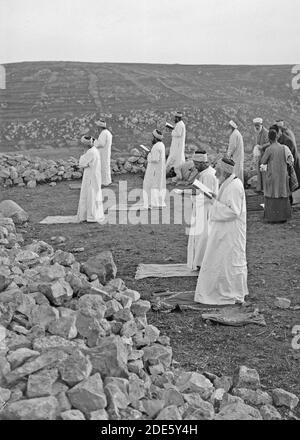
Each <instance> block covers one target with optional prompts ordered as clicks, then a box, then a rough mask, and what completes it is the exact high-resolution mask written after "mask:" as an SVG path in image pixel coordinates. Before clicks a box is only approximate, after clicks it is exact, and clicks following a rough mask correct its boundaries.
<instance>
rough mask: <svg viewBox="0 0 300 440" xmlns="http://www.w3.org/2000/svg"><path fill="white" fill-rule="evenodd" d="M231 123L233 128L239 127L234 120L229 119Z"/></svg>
mask: <svg viewBox="0 0 300 440" xmlns="http://www.w3.org/2000/svg"><path fill="white" fill-rule="evenodd" d="M229 125H231V127H232V128H237V127H238V126H237V125H236V123H235V122H234V121H229Z"/></svg>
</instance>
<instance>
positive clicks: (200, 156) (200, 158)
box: [192, 153, 208, 162]
mask: <svg viewBox="0 0 300 440" xmlns="http://www.w3.org/2000/svg"><path fill="white" fill-rule="evenodd" d="M192 160H193V161H194V162H207V161H208V157H207V154H206V153H195V154H194V155H193V157H192Z"/></svg>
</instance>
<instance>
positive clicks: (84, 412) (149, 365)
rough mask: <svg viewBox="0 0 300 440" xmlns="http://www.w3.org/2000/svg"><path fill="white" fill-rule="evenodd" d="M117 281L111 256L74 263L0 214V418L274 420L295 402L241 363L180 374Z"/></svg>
mask: <svg viewBox="0 0 300 440" xmlns="http://www.w3.org/2000/svg"><path fill="white" fill-rule="evenodd" d="M116 275H117V268H116V265H115V263H114V261H113V257H112V254H111V253H110V252H102V253H100V254H98V255H96V256H94V257H92V258H90V259H88V260H87V261H86V262H84V263H81V264H80V263H79V262H77V261H76V259H75V256H74V255H73V254H72V253H68V252H65V251H62V250H54V248H53V247H52V246H50V245H49V244H47V243H45V242H43V241H34V242H32V243H31V244H27V245H24V244H23V242H22V237H21V236H20V235H19V234H18V233H17V232H16V228H15V225H14V223H13V221H12V220H11V219H10V218H5V217H0V420H7V419H10V420H54V419H63V420H86V419H87V420H117V419H120V420H139V419H142V420H153V419H155V420H213V419H217V420H228V419H234V420H240V419H242V420H248V419H254V420H261V419H267V420H274V419H275V420H277V419H281V418H282V416H281V414H280V413H279V411H278V409H276V407H282V408H286V409H288V410H290V411H292V410H293V409H294V408H295V407H296V406H297V404H298V398H297V397H296V396H295V395H293V394H291V393H289V392H286V391H284V390H282V389H274V390H271V391H270V392H266V391H265V390H263V389H262V387H261V384H260V378H259V375H258V373H257V371H256V370H253V369H249V368H247V367H245V366H243V367H240V368H238V370H237V371H236V372H235V374H234V376H233V377H227V376H222V377H218V376H215V375H213V374H210V373H207V372H203V374H200V373H199V372H190V371H182V370H181V369H180V368H178V366H179V364H178V363H176V362H175V361H174V360H173V359H172V349H171V347H170V340H169V338H168V337H167V336H164V335H161V334H160V331H159V330H158V329H157V328H156V327H154V326H153V325H149V324H148V322H147V317H146V314H147V312H148V311H149V309H150V303H149V302H148V301H145V300H143V299H141V297H140V294H139V293H138V292H136V291H134V290H131V289H128V288H127V287H126V286H125V284H124V282H123V281H122V280H121V279H118V278H116Z"/></svg>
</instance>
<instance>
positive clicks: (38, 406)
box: [0, 396, 58, 420]
mask: <svg viewBox="0 0 300 440" xmlns="http://www.w3.org/2000/svg"><path fill="white" fill-rule="evenodd" d="M57 410H58V402H57V400H56V398H55V397H53V396H51V397H39V398H35V399H28V400H20V401H18V402H13V403H8V405H6V406H5V408H4V410H3V411H2V412H0V419H2V420H55V419H56V416H57Z"/></svg>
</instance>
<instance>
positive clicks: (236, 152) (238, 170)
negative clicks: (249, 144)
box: [227, 129, 244, 185]
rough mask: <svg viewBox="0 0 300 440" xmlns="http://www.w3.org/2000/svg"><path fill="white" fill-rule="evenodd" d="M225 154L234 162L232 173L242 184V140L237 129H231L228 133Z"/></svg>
mask: <svg viewBox="0 0 300 440" xmlns="http://www.w3.org/2000/svg"><path fill="white" fill-rule="evenodd" d="M227 154H228V156H229V157H230V159H232V160H233V161H234V162H235V166H234V170H233V172H234V174H235V175H236V176H237V177H238V178H239V179H240V180H241V181H242V183H243V185H244V141H243V136H242V135H241V133H240V132H239V131H238V130H237V129H235V130H233V132H232V133H231V135H230V138H229V147H228V151H227Z"/></svg>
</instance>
